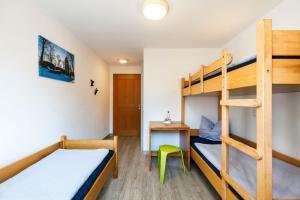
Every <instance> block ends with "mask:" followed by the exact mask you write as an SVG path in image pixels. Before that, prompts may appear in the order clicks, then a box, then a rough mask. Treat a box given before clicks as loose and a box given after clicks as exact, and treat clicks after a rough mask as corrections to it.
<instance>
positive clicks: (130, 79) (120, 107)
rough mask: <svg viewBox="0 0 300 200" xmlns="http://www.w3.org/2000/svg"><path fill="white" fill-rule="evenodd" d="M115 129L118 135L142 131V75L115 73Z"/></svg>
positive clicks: (115, 133) (136, 134) (135, 134)
mask: <svg viewBox="0 0 300 200" xmlns="http://www.w3.org/2000/svg"><path fill="white" fill-rule="evenodd" d="M113 78H114V80H113V130H114V135H118V136H139V135H140V132H141V75H140V74H114V76H113Z"/></svg>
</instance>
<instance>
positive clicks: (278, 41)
mask: <svg viewBox="0 0 300 200" xmlns="http://www.w3.org/2000/svg"><path fill="white" fill-rule="evenodd" d="M272 33H273V48H272V49H273V55H275V56H299V55H300V30H273V31H272ZM270 37H271V39H272V35H271V36H270Z"/></svg>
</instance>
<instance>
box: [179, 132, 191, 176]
mask: <svg viewBox="0 0 300 200" xmlns="http://www.w3.org/2000/svg"><path fill="white" fill-rule="evenodd" d="M179 134H180V136H179V139H180V147H181V148H182V150H183V151H184V153H183V154H184V163H185V167H186V168H187V170H188V171H190V130H189V129H188V130H181V131H179Z"/></svg>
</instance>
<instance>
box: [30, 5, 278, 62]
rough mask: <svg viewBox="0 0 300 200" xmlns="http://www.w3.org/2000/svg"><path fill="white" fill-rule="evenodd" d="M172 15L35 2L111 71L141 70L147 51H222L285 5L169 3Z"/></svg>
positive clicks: (120, 7)
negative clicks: (151, 16)
mask: <svg viewBox="0 0 300 200" xmlns="http://www.w3.org/2000/svg"><path fill="white" fill-rule="evenodd" d="M168 2H169V4H170V10H169V14H168V15H167V16H166V18H164V19H163V20H161V21H151V20H147V19H145V18H144V17H143V15H142V13H141V7H142V0H35V3H37V4H38V5H39V6H41V7H43V9H44V10H45V11H46V12H49V14H51V15H53V16H54V17H56V18H57V19H58V20H60V21H61V22H62V23H63V24H64V25H65V26H66V27H68V28H69V29H70V30H71V31H72V32H73V33H74V34H75V35H76V36H77V37H78V38H80V39H81V40H82V41H83V42H85V43H86V44H87V45H88V46H89V47H91V48H92V49H94V50H95V52H96V53H97V54H98V55H99V57H101V58H103V59H104V60H105V61H106V62H107V63H108V64H109V65H117V64H118V63H117V60H118V58H128V59H129V65H141V64H142V62H143V48H146V47H148V48H150V47H151V48H201V47H220V46H221V45H223V44H224V43H225V42H226V41H228V40H229V39H230V38H232V37H233V36H235V35H236V34H237V33H238V32H240V31H241V30H243V29H244V28H245V27H247V26H248V25H249V24H251V22H253V21H254V20H256V19H257V18H259V17H261V16H262V15H263V14H264V13H266V12H267V11H268V10H270V9H272V8H273V7H274V6H276V5H277V4H279V3H280V2H281V0H168Z"/></svg>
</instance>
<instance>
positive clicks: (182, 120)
mask: <svg viewBox="0 0 300 200" xmlns="http://www.w3.org/2000/svg"><path fill="white" fill-rule="evenodd" d="M183 89H184V78H181V122H182V123H184V120H185V118H184V112H185V99H184V96H183Z"/></svg>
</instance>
